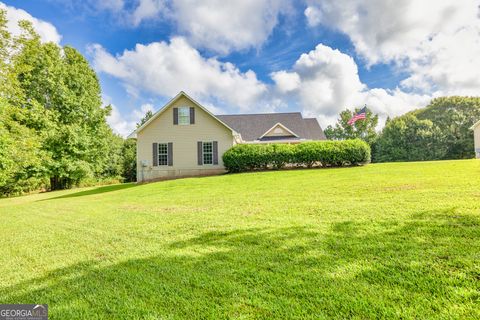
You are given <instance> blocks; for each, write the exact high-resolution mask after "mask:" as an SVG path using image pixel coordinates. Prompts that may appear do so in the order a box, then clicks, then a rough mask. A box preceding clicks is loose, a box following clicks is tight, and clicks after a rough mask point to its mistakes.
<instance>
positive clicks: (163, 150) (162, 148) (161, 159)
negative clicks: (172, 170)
mask: <svg viewBox="0 0 480 320" xmlns="http://www.w3.org/2000/svg"><path fill="white" fill-rule="evenodd" d="M158 165H159V166H166V165H168V144H167V143H159V144H158Z"/></svg>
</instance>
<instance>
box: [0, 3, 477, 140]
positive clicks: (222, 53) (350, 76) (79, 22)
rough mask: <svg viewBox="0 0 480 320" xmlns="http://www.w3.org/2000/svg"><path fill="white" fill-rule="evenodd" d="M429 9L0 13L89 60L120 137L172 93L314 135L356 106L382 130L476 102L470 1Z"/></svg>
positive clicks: (144, 6)
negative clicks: (383, 122)
mask: <svg viewBox="0 0 480 320" xmlns="http://www.w3.org/2000/svg"><path fill="white" fill-rule="evenodd" d="M426 2H428V4H426V3H425V2H422V3H419V1H413V0H399V1H397V2H396V3H395V4H390V3H385V1H381V0H372V1H369V2H368V3H364V1H360V0H337V1H333V0H332V1H328V0H325V1H315V0H305V1H290V0H255V1H253V0H245V1H219V0H204V1H197V2H196V1H188V0H135V1H126V0H106V1H102V2H96V1H91V0H86V1H77V0H70V1H59V0H58V1H57V0H49V1H40V0H38V1H3V3H4V4H5V5H6V6H7V7H6V8H7V10H8V12H9V15H10V16H9V17H10V18H11V19H12V20H15V19H19V18H23V19H25V18H28V19H33V20H34V21H36V23H34V26H36V28H37V30H38V31H39V32H40V33H41V34H42V32H43V36H42V37H43V38H45V41H49V40H53V41H56V42H58V43H59V44H60V45H71V46H73V47H75V48H76V49H77V50H79V51H80V52H82V53H83V54H84V55H85V56H86V57H87V59H88V60H89V61H90V62H91V64H92V66H93V67H94V68H95V70H96V71H97V73H98V74H99V78H100V81H101V85H102V90H103V95H104V101H105V103H109V104H112V105H113V106H114V111H113V114H112V116H111V117H110V118H109V123H110V124H111V126H112V127H113V128H114V130H116V131H117V132H118V133H120V134H122V135H126V134H127V133H128V132H129V131H130V130H131V129H133V127H134V125H135V122H136V121H138V119H139V117H141V115H142V114H143V113H144V112H145V111H147V110H152V109H153V110H156V109H158V108H160V107H161V106H162V104H163V103H165V102H166V101H168V100H169V99H170V98H171V97H172V96H173V95H175V93H176V92H178V91H179V90H185V91H186V92H187V93H189V94H190V95H192V96H193V97H195V98H196V99H197V100H199V101H200V102H201V103H203V104H204V105H205V106H206V107H208V108H210V109H211V110H212V111H214V112H218V113H246V112H272V111H277V112H285V111H302V112H303V113H304V114H305V115H308V116H315V117H317V118H318V119H319V121H320V123H321V125H322V126H323V127H325V126H326V125H327V124H333V123H334V121H335V118H336V115H338V112H340V111H341V110H343V109H345V108H353V107H358V106H361V105H364V104H367V106H368V107H369V108H371V109H373V110H374V111H375V112H378V113H379V114H380V115H381V118H382V119H383V118H385V117H386V116H387V115H390V116H395V115H399V114H402V113H404V112H406V111H409V110H411V109H413V108H418V107H421V106H424V105H426V104H427V103H428V101H429V100H430V99H431V98H433V97H436V96H442V95H452V94H458V95H478V94H480V92H479V91H480V90H479V87H480V83H479V82H478V81H480V80H478V79H480V73H479V72H478V71H476V70H480V61H479V60H480V58H479V56H480V44H479V40H478V38H479V32H480V31H479V30H480V27H479V14H478V5H479V3H478V1H475V0H459V1H454V0H452V1H450V0H439V1H436V2H433V1H432V2H430V1H426ZM21 10H24V11H25V12H23V11H21ZM399 11H401V12H402V14H398V13H399ZM46 25H47V26H46ZM52 28H53V29H52ZM52 30H53V31H52ZM55 33H56V34H55ZM59 39H60V40H59ZM458 47H462V48H463V49H464V50H458V49H455V48H458ZM475 67H479V69H476V70H475V69H474V68H475ZM472 68H473V69H472Z"/></svg>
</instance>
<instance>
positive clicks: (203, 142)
mask: <svg viewBox="0 0 480 320" xmlns="http://www.w3.org/2000/svg"><path fill="white" fill-rule="evenodd" d="M205 143H210V144H211V145H212V151H211V152H209V153H211V154H212V163H205V149H204V147H203V146H204V145H205ZM202 165H204V166H213V165H214V164H213V141H202Z"/></svg>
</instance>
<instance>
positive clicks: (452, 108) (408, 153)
mask: <svg viewBox="0 0 480 320" xmlns="http://www.w3.org/2000/svg"><path fill="white" fill-rule="evenodd" d="M479 119H480V98H479V97H455V96H454V97H443V98H436V99H433V100H432V101H431V102H430V104H429V105H428V106H427V107H425V108H422V109H419V110H415V111H412V112H410V113H407V114H406V115H403V116H400V117H397V118H394V119H392V120H390V121H388V122H387V123H386V125H385V127H384V128H383V130H382V132H381V133H380V135H379V136H378V139H377V141H376V143H375V147H374V152H373V159H374V161H379V162H385V161H414V160H440V159H465V158H472V157H473V156H474V147H473V132H472V130H471V129H470V127H471V126H472V125H473V124H474V123H475V122H476V121H478V120H479Z"/></svg>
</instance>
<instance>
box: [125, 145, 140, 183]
mask: <svg viewBox="0 0 480 320" xmlns="http://www.w3.org/2000/svg"><path fill="white" fill-rule="evenodd" d="M122 155H123V170H122V176H123V177H124V178H125V181H128V182H132V181H136V180H137V141H136V139H127V140H125V141H124V143H123V149H122Z"/></svg>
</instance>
